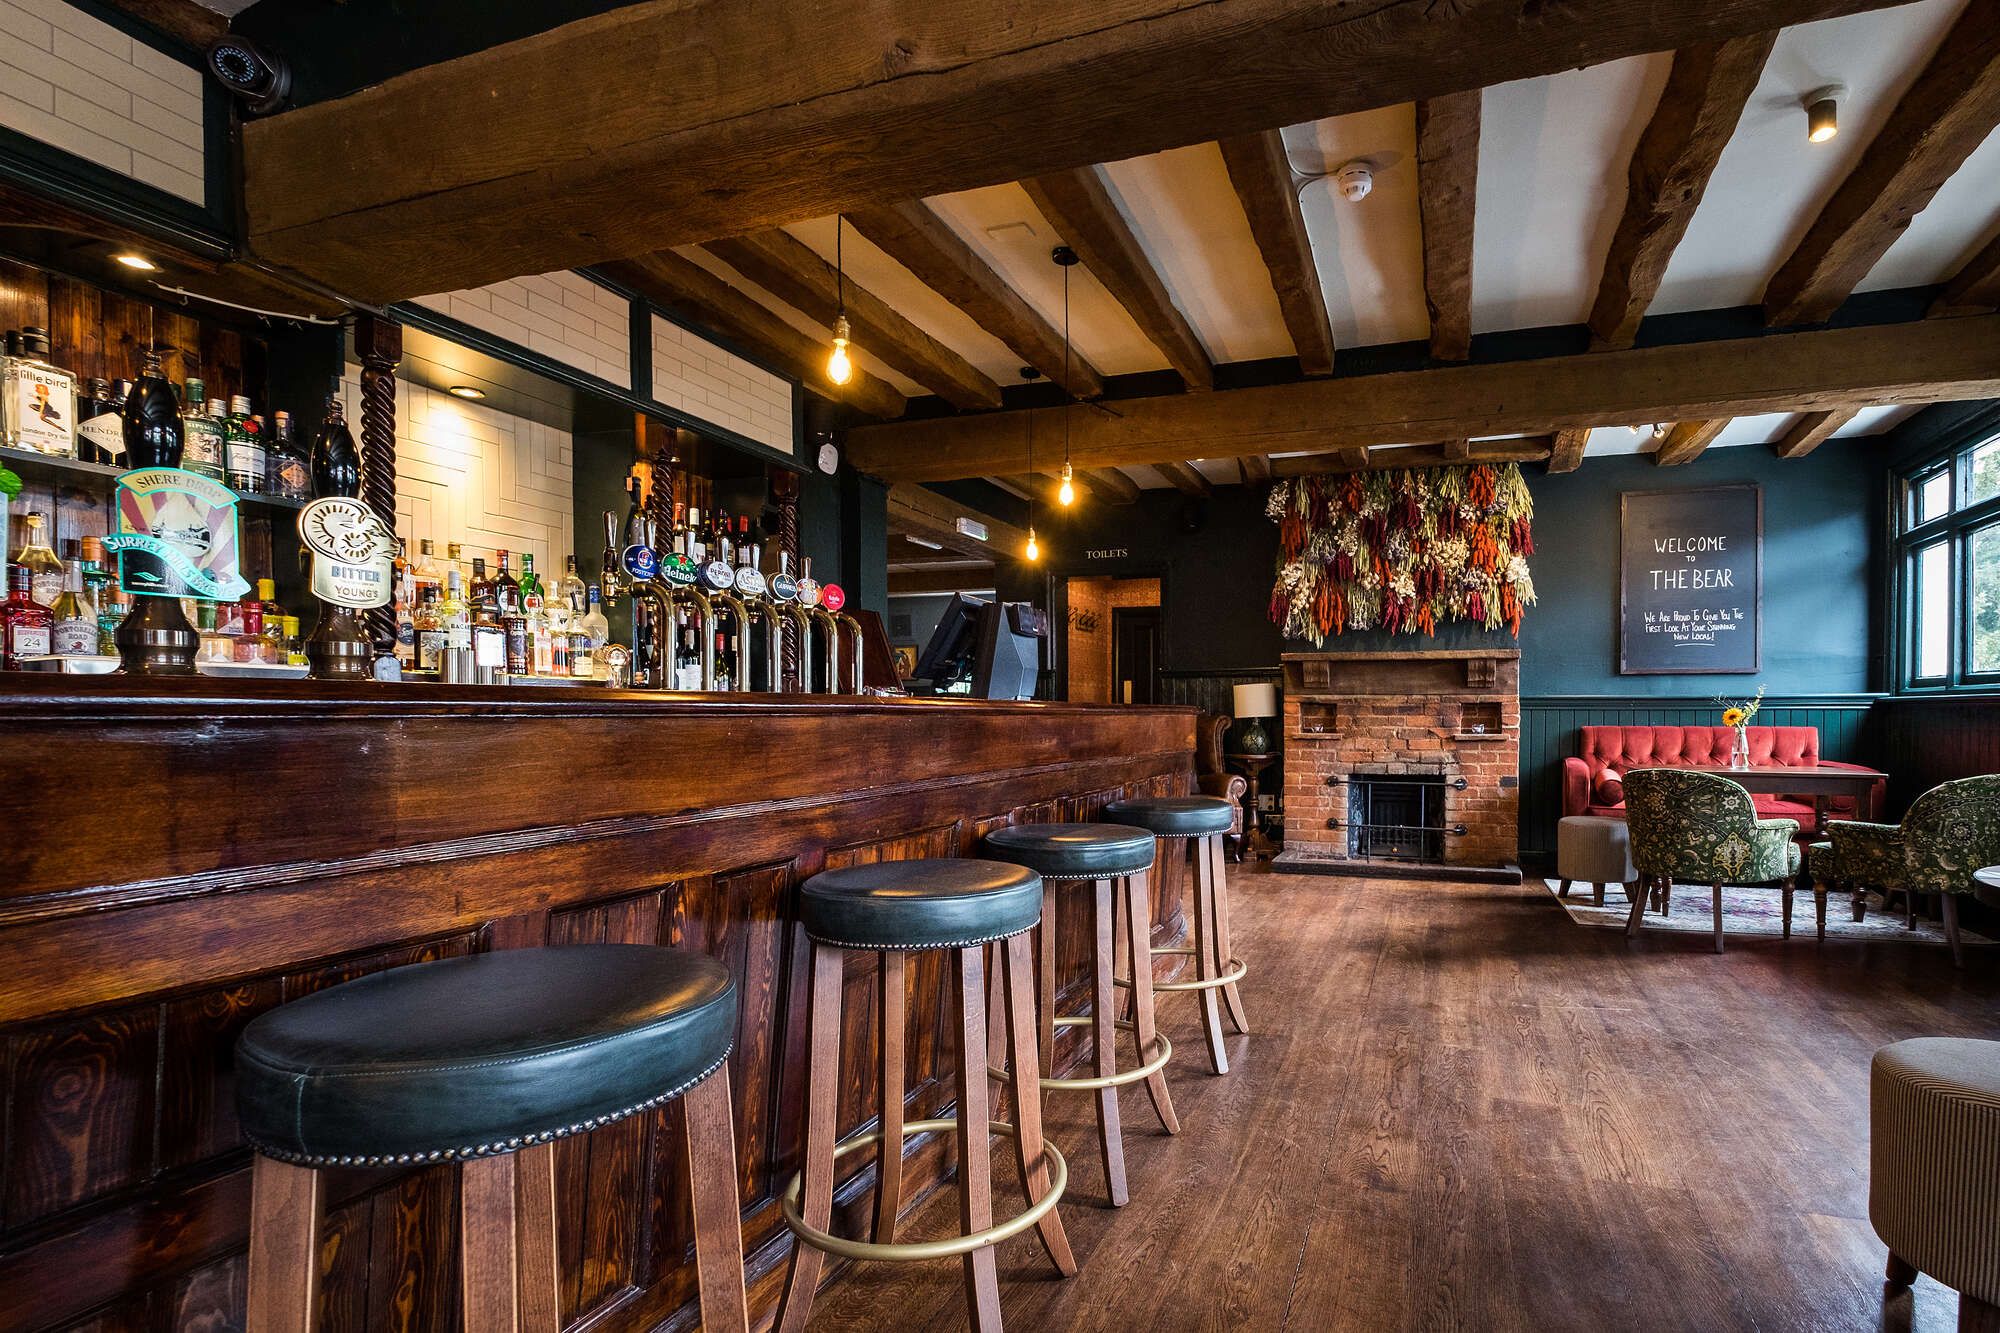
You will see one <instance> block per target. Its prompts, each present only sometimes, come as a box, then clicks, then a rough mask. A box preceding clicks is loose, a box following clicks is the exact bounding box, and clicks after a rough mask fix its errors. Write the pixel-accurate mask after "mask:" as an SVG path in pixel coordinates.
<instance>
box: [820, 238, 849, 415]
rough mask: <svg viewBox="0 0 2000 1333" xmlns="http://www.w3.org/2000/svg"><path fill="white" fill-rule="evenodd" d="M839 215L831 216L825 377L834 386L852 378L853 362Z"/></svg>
mask: <svg viewBox="0 0 2000 1333" xmlns="http://www.w3.org/2000/svg"><path fill="white" fill-rule="evenodd" d="M840 223H841V217H840V214H838V213H835V214H834V215H833V290H834V306H835V312H834V317H833V354H832V355H831V356H829V357H827V359H826V377H827V378H828V379H830V380H832V381H833V382H834V383H835V384H845V383H847V381H849V380H850V379H853V378H854V362H853V361H852V360H850V359H849V358H848V355H847V341H848V339H849V338H850V337H851V336H852V330H850V329H849V328H848V327H847V268H846V265H845V264H843V263H842V262H841V254H840Z"/></svg>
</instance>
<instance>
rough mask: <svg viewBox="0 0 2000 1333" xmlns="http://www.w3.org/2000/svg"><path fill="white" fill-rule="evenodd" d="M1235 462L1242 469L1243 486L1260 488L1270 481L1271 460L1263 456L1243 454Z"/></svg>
mask: <svg viewBox="0 0 2000 1333" xmlns="http://www.w3.org/2000/svg"><path fill="white" fill-rule="evenodd" d="M1236 461H1237V463H1238V464H1239V465H1240V466H1241V467H1242V469H1243V484H1244V485H1245V486H1261V485H1262V484H1263V483H1265V482H1267V481H1269V480H1270V479H1271V460H1270V459H1269V458H1266V457H1265V456H1264V455H1263V454H1245V455H1243V457H1241V458H1239V459H1237V460H1236Z"/></svg>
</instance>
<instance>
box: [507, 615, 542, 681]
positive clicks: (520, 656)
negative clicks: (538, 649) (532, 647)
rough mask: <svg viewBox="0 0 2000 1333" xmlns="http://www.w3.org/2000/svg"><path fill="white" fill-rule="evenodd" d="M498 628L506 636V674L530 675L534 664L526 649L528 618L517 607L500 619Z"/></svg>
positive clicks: (527, 648)
mask: <svg viewBox="0 0 2000 1333" xmlns="http://www.w3.org/2000/svg"><path fill="white" fill-rule="evenodd" d="M500 628H501V630H502V631H503V632H505V634H506V636H507V674H508V675H510V676H526V675H529V674H531V673H532V671H533V669H534V665H535V663H534V658H533V656H532V655H531V653H530V651H529V647H528V618H527V617H526V616H524V615H522V614H521V612H520V610H519V608H518V607H517V608H516V609H515V610H513V611H509V612H507V613H506V614H505V615H503V616H501V617H500Z"/></svg>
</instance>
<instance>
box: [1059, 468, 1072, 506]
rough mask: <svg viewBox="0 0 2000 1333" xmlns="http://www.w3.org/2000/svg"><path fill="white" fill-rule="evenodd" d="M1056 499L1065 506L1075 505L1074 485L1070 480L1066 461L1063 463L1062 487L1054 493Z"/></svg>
mask: <svg viewBox="0 0 2000 1333" xmlns="http://www.w3.org/2000/svg"><path fill="white" fill-rule="evenodd" d="M1056 499H1058V500H1060V501H1062V502H1063V503H1064V504H1066V505H1073V504H1075V503H1076V485H1075V483H1074V482H1073V481H1072V480H1071V473H1070V470H1069V461H1068V460H1067V459H1065V460H1064V461H1063V470H1062V485H1061V487H1059V488H1058V489H1057V491H1056Z"/></svg>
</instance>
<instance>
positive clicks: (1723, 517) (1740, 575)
mask: <svg viewBox="0 0 2000 1333" xmlns="http://www.w3.org/2000/svg"><path fill="white" fill-rule="evenodd" d="M1619 531H1620V543H1619V565H1618V601H1619V608H1618V670H1619V672H1620V673H1621V674H1624V675H1628V676H1661V675H1702V674H1723V673H1728V674H1733V675H1748V674H1750V673H1752V672H1755V671H1756V670H1757V668H1758V664H1759V659H1760V648H1761V645H1760V642H1759V636H1760V633H1761V629H1762V626H1761V624H1760V621H1761V619H1762V616H1761V610H1762V601H1763V585H1764V492H1763V489H1762V488H1761V487H1758V486H1711V487H1708V488H1706V489H1704V490H1689V491H1626V492H1625V493H1624V494H1623V495H1622V496H1620V497H1619Z"/></svg>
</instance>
